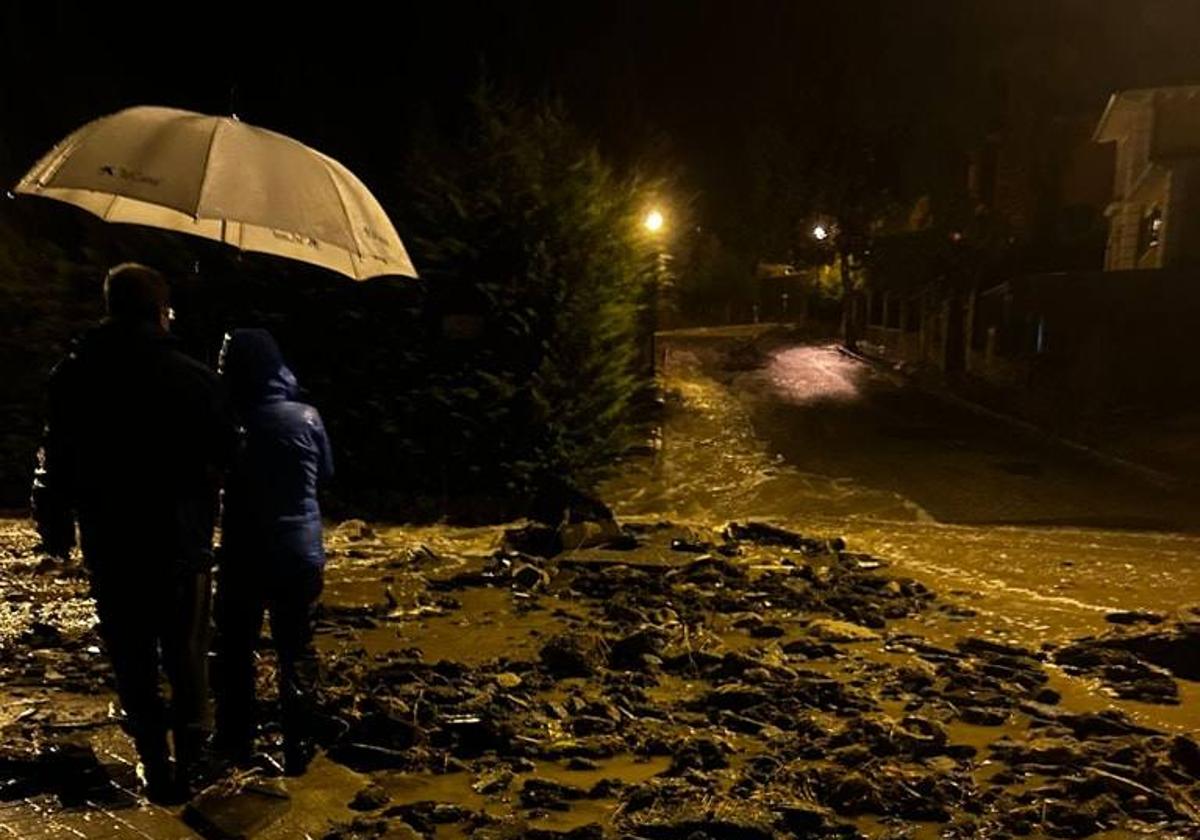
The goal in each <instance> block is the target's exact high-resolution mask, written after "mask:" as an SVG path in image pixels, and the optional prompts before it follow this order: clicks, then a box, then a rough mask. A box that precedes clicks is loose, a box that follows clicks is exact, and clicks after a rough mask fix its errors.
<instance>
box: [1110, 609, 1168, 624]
mask: <svg viewBox="0 0 1200 840" xmlns="http://www.w3.org/2000/svg"><path fill="white" fill-rule="evenodd" d="M1104 620H1105V621H1107V622H1108V623H1110V624H1162V623H1163V620H1164V618H1163V616H1162V615H1160V614H1159V613H1156V612H1150V611H1149V610H1118V611H1117V612H1110V613H1109V614H1108V615H1106V616H1104Z"/></svg>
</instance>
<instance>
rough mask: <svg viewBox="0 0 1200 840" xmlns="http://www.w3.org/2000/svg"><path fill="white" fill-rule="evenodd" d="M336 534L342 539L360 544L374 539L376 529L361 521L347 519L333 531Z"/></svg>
mask: <svg viewBox="0 0 1200 840" xmlns="http://www.w3.org/2000/svg"><path fill="white" fill-rule="evenodd" d="M333 532H334V534H336V535H337V536H339V537H341V538H342V539H346V540H350V541H351V542H358V541H360V540H369V539H374V537H375V529H373V528H372V527H371V526H370V525H368V524H367V523H366V522H363V521H362V520H361V519H347V520H346V521H345V522H342V523H341V524H339V525H338V526H337V527H336V528H334V529H333Z"/></svg>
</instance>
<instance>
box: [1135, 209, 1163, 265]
mask: <svg viewBox="0 0 1200 840" xmlns="http://www.w3.org/2000/svg"><path fill="white" fill-rule="evenodd" d="M1162 227H1163V217H1162V210H1161V209H1159V208H1158V207H1155V208H1153V209H1152V210H1151V211H1150V212H1149V213H1147V214H1146V215H1144V216H1142V226H1141V229H1140V230H1139V231H1138V256H1139V257H1141V256H1144V255H1145V254H1146V252H1147V251H1149V250H1150V249H1151V248H1157V247H1158V245H1159V243H1160V242H1161V241H1162Z"/></svg>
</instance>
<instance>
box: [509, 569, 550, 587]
mask: <svg viewBox="0 0 1200 840" xmlns="http://www.w3.org/2000/svg"><path fill="white" fill-rule="evenodd" d="M511 578H512V582H513V586H515V587H517V588H518V589H522V590H524V591H526V592H532V591H533V590H535V589H544V588H545V587H546V585H547V584H549V583H550V575H549V574H547V573H546V571H545V570H544V569H539V568H538V567H537V566H535V565H533V564H532V563H523V564H521V565H518V566H514V567H513V570H512V574H511Z"/></svg>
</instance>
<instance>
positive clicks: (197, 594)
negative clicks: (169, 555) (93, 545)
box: [91, 562, 212, 767]
mask: <svg viewBox="0 0 1200 840" xmlns="http://www.w3.org/2000/svg"><path fill="white" fill-rule="evenodd" d="M91 565H92V578H91V581H92V595H93V597H94V598H95V599H96V611H97V613H98V614H99V616H100V635H101V637H102V638H103V639H104V644H105V647H106V648H107V649H108V655H109V657H110V659H111V660H112V667H113V673H114V676H115V677H116V682H117V695H118V696H119V697H120V699H121V706H122V708H123V709H124V710H125V715H126V718H127V728H128V730H129V734H130V735H131V736H132V738H133V741H134V744H135V746H136V747H137V751H138V755H139V756H140V758H141V760H142V762H143V763H145V764H146V765H147V766H151V767H154V766H158V767H162V766H164V765H166V763H167V760H168V756H169V752H168V748H167V732H168V729H169V730H170V731H171V732H172V733H173V736H174V741H175V759H176V763H177V764H179V765H181V766H182V765H189V764H191V763H192V762H193V761H195V760H196V758H197V756H198V752H199V750H200V747H201V745H202V744H203V742H204V739H205V737H206V732H207V729H208V718H209V714H208V712H209V709H208V643H209V635H210V634H209V627H210V613H211V607H212V575H211V574H210V573H209V572H170V571H168V572H163V571H161V570H155V569H149V570H148V569H146V568H143V567H140V566H139V567H134V566H129V567H124V568H121V567H117V564H115V563H108V562H105V563H94V562H93V563H92V564H91ZM160 665H161V666H162V669H163V670H165V671H166V674H167V682H168V684H169V685H170V689H171V700H170V706H169V711H168V707H167V706H166V705H165V704H164V702H163V698H162V695H161V694H160V693H159V667H160Z"/></svg>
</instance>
